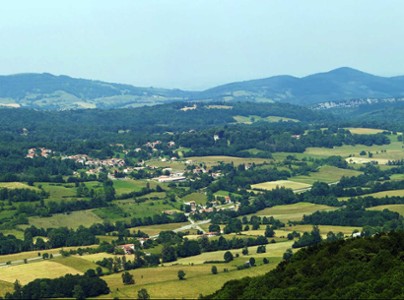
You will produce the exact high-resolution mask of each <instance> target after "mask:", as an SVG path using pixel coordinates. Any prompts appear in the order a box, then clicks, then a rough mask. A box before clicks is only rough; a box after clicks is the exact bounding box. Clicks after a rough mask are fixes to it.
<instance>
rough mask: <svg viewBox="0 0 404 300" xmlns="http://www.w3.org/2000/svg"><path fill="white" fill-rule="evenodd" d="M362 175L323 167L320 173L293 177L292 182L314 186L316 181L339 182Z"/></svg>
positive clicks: (331, 167) (357, 172) (353, 171)
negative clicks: (343, 177) (345, 178)
mask: <svg viewBox="0 0 404 300" xmlns="http://www.w3.org/2000/svg"><path fill="white" fill-rule="evenodd" d="M360 174H362V172H359V171H355V170H349V169H341V168H337V167H333V166H322V167H321V168H319V170H318V172H312V173H310V174H309V175H299V176H294V177H291V178H290V180H291V181H296V182H301V183H306V184H313V183H314V182H316V181H322V182H327V183H333V182H337V181H339V180H340V179H341V177H342V176H348V177H349V176H358V175H360Z"/></svg>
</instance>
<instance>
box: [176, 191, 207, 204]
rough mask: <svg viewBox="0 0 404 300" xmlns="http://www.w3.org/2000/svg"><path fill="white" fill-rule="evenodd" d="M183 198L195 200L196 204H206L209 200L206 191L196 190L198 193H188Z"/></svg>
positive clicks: (185, 200) (186, 200)
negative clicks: (199, 191)
mask: <svg viewBox="0 0 404 300" xmlns="http://www.w3.org/2000/svg"><path fill="white" fill-rule="evenodd" d="M181 200H182V201H184V202H190V201H195V202H196V204H201V205H205V204H206V201H207V197H206V195H205V194H204V193H198V192H196V193H192V194H189V195H186V196H185V197H184V198H181Z"/></svg>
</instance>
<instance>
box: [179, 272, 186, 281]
mask: <svg viewBox="0 0 404 300" xmlns="http://www.w3.org/2000/svg"><path fill="white" fill-rule="evenodd" d="M178 279H179V280H184V279H185V272H184V271H183V270H179V271H178Z"/></svg>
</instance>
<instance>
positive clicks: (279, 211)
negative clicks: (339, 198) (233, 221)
mask: <svg viewBox="0 0 404 300" xmlns="http://www.w3.org/2000/svg"><path fill="white" fill-rule="evenodd" d="M336 209H337V208H336V207H332V206H327V205H320V204H313V203H307V202H299V203H295V204H288V205H277V206H274V207H270V208H265V209H263V210H260V211H258V212H257V213H256V214H254V215H257V216H267V217H270V216H272V217H274V218H275V219H279V220H281V221H282V222H287V221H289V220H290V221H300V220H302V219H303V216H304V215H310V214H312V213H314V212H316V211H331V210H336ZM251 216H253V215H248V216H247V217H251Z"/></svg>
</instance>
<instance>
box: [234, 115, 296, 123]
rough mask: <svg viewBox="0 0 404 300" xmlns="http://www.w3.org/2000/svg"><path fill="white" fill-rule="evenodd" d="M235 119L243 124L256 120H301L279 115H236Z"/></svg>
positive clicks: (272, 121)
mask: <svg viewBox="0 0 404 300" xmlns="http://www.w3.org/2000/svg"><path fill="white" fill-rule="evenodd" d="M233 119H234V120H235V121H236V122H237V123H242V124H252V123H255V122H271V123H274V122H300V121H299V120H297V119H292V118H286V117H278V116H268V117H265V118H263V117H260V116H254V115H250V116H234V117H233Z"/></svg>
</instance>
